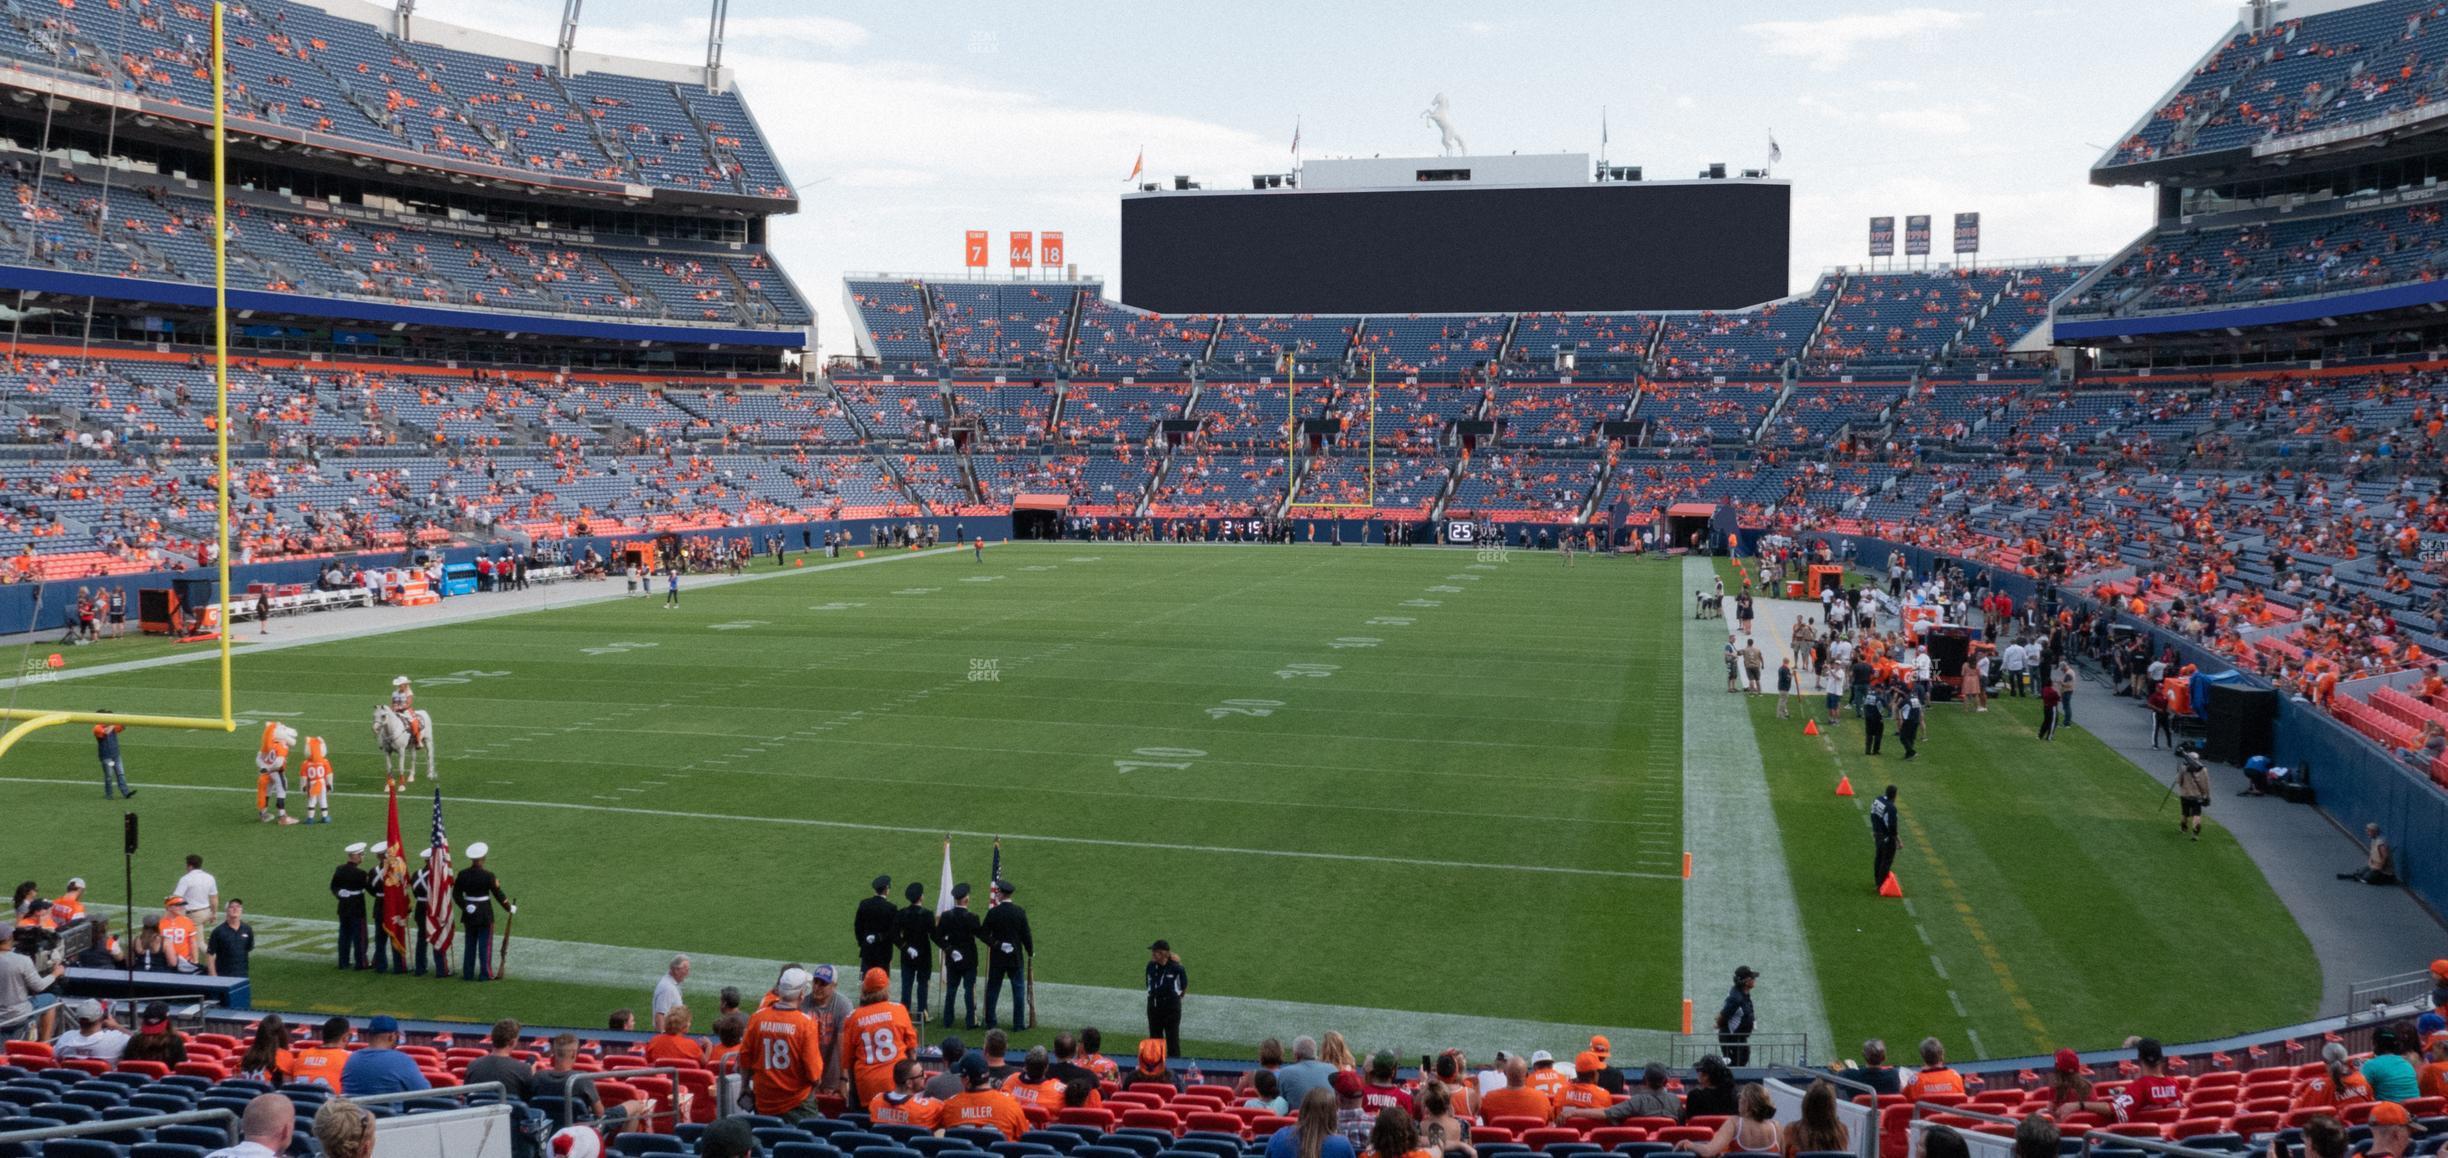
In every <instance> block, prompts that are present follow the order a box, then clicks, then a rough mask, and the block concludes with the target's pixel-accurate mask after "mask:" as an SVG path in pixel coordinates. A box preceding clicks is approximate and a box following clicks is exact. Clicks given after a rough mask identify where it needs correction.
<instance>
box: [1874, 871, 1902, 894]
mask: <svg viewBox="0 0 2448 1158" xmlns="http://www.w3.org/2000/svg"><path fill="white" fill-rule="evenodd" d="M1879 895H1880V896H1882V897H1900V896H1903V895H1904V886H1902V885H1899V884H1897V883H1896V879H1895V874H1894V873H1888V874H1887V879H1886V880H1885V881H1882V882H1880V883H1879Z"/></svg>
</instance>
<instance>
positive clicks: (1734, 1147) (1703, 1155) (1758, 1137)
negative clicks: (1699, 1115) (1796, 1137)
mask: <svg viewBox="0 0 2448 1158" xmlns="http://www.w3.org/2000/svg"><path fill="white" fill-rule="evenodd" d="M1734 1104H1735V1108H1736V1110H1737V1113H1736V1114H1735V1115H1734V1116H1733V1117H1731V1118H1728V1119H1726V1121H1725V1125H1722V1126H1719V1127H1717V1136H1716V1137H1713V1138H1710V1139H1709V1140H1708V1141H1706V1142H1677V1143H1675V1149H1677V1150H1681V1151H1683V1152H1684V1153H1687V1154H1698V1155H1699V1156H1700V1158H1717V1156H1718V1155H1720V1154H1731V1153H1744V1154H1774V1153H1778V1152H1779V1151H1781V1150H1782V1149H1783V1148H1784V1144H1785V1139H1784V1136H1783V1135H1784V1132H1783V1131H1781V1130H1779V1129H1777V1124H1776V1103H1774V1102H1771V1101H1769V1100H1768V1090H1767V1088H1766V1087H1764V1086H1761V1085H1760V1084H1758V1083H1757V1082H1754V1083H1752V1084H1750V1085H1747V1086H1744V1087H1742V1092H1741V1093H1740V1094H1738V1095H1736V1096H1735V1103H1734Z"/></svg>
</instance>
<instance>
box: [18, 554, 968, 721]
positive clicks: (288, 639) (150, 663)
mask: <svg viewBox="0 0 2448 1158" xmlns="http://www.w3.org/2000/svg"><path fill="white" fill-rule="evenodd" d="M965 550H968V548H966V547H937V548H934V549H933V550H926V551H907V550H889V551H886V552H885V553H882V554H879V555H877V556H875V557H873V558H869V559H843V560H840V561H838V562H833V563H819V564H817V565H816V566H813V567H792V568H788V569H786V570H776V571H759V572H755V573H751V574H741V575H701V576H693V577H691V579H690V581H689V586H688V587H686V588H684V590H686V591H697V590H701V589H703V588H707V587H728V586H731V585H732V584H735V583H758V582H763V581H765V580H768V579H785V578H789V577H791V576H794V575H813V574H816V573H817V572H820V571H839V570H844V569H846V568H850V567H873V566H876V565H878V564H882V563H890V562H893V561H895V560H899V559H915V558H920V557H927V558H932V557H934V556H938V555H942V554H945V553H947V552H957V551H965ZM611 582H612V581H611V580H610V579H605V580H602V581H601V585H602V586H604V587H605V588H606V590H604V591H602V592H590V593H587V594H583V595H574V596H571V597H570V598H567V599H553V598H551V596H553V595H558V594H561V592H559V591H555V590H554V585H552V584H546V585H545V586H544V587H541V588H530V590H536V591H541V592H543V593H544V595H545V596H546V598H545V600H544V601H543V602H530V603H526V604H519V605H510V606H505V605H502V604H498V603H488V605H486V606H482V607H476V608H471V609H468V610H465V611H454V610H453V609H452V608H451V607H450V604H449V602H448V601H445V602H444V603H442V604H441V605H440V609H439V610H437V611H436V612H435V613H434V614H432V615H415V616H413V617H411V618H405V619H400V620H398V621H397V622H383V623H376V624H373V625H371V626H367V627H355V628H348V627H342V628H332V629H329V630H324V631H316V632H311V633H308V634H305V635H284V636H282V637H281V638H279V639H272V638H270V637H264V636H257V637H250V638H248V639H247V640H246V643H245V647H244V652H245V654H247V655H260V654H263V653H265V652H273V651H287V650H289V649H290V648H293V647H313V646H315V645H317V644H324V643H337V642H340V641H342V640H349V639H364V638H367V637H369V636H376V635H393V634H397V633H399V632H403V631H422V630H424V629H425V628H428V627H447V626H450V625H452V624H459V623H475V622H479V621H481V620H487V619H503V618H507V617H509V616H513V615H529V614H533V613H535V612H539V611H562V610H566V609H568V608H572V607H583V606H586V605H588V604H591V603H606V602H611V601H614V600H619V599H626V598H630V597H631V595H630V592H629V591H628V590H627V589H626V588H624V589H622V590H618V591H615V590H610V586H611ZM569 584H570V585H572V586H595V585H596V584H583V585H581V584H579V583H578V581H577V580H574V579H573V580H570V581H569ZM492 594H493V595H495V596H499V595H500V594H502V593H501V592H493V593H492ZM458 598H473V597H472V596H459V597H458ZM325 614H328V615H331V616H335V617H336V616H348V615H356V614H362V615H366V616H369V617H370V616H374V615H386V616H388V615H394V614H399V613H398V612H397V610H396V609H391V608H382V607H353V608H346V609H343V610H340V611H334V612H328V613H325ZM310 622H311V621H310ZM240 634H241V635H244V633H243V632H241V633H240ZM47 638H49V633H47V632H44V633H28V634H26V635H20V636H17V637H16V638H15V639H14V640H9V641H0V650H4V649H6V648H7V647H10V646H17V647H25V646H27V645H29V644H31V645H34V646H42V645H43V644H42V640H44V639H47ZM231 642H232V643H237V642H238V640H237V639H232V640H231ZM238 650H239V649H236V648H233V649H232V656H233V658H235V656H236V654H237V653H238ZM220 654H221V653H220V652H218V651H197V652H193V653H174V654H171V655H157V656H153V657H151V658H149V659H131V660H123V661H121V662H119V663H106V664H99V665H96V666H94V667H88V668H79V669H76V670H74V671H63V672H58V673H45V674H44V675H43V676H42V677H41V678H40V679H39V680H37V681H36V683H34V684H27V683H26V682H25V680H24V678H23V677H20V676H10V677H8V678H6V679H0V690H6V689H12V688H17V687H21V686H26V687H32V686H40V685H42V684H55V683H65V682H67V681H69V680H76V679H86V678H88V677H92V676H104V675H116V674H118V673H120V672H130V671H143V670H145V669H147V668H156V667H174V666H176V665H179V664H187V663H202V662H204V661H206V660H210V659H218V658H220ZM239 714H240V715H244V714H245V713H243V712H241V713H239Z"/></svg>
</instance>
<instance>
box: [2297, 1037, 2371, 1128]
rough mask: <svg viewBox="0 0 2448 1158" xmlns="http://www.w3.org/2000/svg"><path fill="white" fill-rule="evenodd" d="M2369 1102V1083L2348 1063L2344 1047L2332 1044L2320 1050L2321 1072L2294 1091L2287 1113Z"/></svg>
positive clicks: (2307, 1079) (2305, 1080) (2329, 1108)
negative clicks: (2293, 1099)
mask: <svg viewBox="0 0 2448 1158" xmlns="http://www.w3.org/2000/svg"><path fill="white" fill-rule="evenodd" d="M2370 1100H2372V1090H2371V1083H2369V1082H2366V1081H2364V1080H2363V1075H2362V1074H2360V1073H2357V1072H2355V1068H2354V1066H2353V1065H2351V1064H2349V1063H2348V1062H2347V1060H2346V1046H2345V1045H2344V1044H2343V1043H2341V1042H2334V1041H2333V1042H2330V1043H2329V1044H2327V1045H2325V1046H2322V1047H2321V1072H2319V1073H2317V1074H2314V1075H2312V1076H2311V1077H2308V1078H2305V1079H2304V1080H2303V1083H2302V1084H2301V1085H2298V1086H2296V1087H2295V1101H2294V1102H2293V1103H2291V1104H2290V1105H2288V1107H2287V1109H2288V1110H2289V1111H2290V1112H2291V1111H2294V1110H2331V1109H2340V1108H2343V1107H2346V1106H2351V1105H2353V1104H2355V1103H2356V1102H2368V1101H2370Z"/></svg>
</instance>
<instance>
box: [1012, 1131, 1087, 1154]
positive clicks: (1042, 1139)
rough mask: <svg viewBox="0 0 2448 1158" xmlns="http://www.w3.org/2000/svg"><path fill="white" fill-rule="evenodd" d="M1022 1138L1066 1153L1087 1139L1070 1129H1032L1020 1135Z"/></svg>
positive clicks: (1024, 1140)
mask: <svg viewBox="0 0 2448 1158" xmlns="http://www.w3.org/2000/svg"><path fill="white" fill-rule="evenodd" d="M1020 1140H1021V1141H1023V1142H1035V1143H1038V1144H1039V1145H1044V1146H1052V1147H1053V1148H1055V1149H1057V1150H1060V1151H1062V1152H1063V1153H1065V1154H1068V1153H1070V1152H1071V1151H1073V1150H1076V1149H1078V1148H1079V1147H1080V1146H1081V1144H1083V1143H1085V1142H1086V1141H1087V1139H1086V1138H1082V1137H1081V1136H1079V1135H1077V1134H1074V1133H1072V1132H1070V1131H1068V1130H1031V1131H1029V1132H1028V1133H1026V1134H1022V1135H1020Z"/></svg>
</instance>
